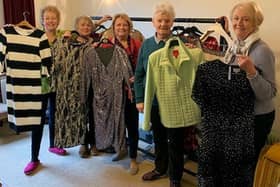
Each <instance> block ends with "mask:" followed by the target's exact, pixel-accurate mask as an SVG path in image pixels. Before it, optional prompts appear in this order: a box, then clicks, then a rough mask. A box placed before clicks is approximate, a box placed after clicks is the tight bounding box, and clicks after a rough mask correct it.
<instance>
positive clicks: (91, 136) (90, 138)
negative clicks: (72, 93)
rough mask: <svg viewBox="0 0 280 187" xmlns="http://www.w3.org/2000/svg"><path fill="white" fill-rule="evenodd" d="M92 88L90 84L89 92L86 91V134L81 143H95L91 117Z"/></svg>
mask: <svg viewBox="0 0 280 187" xmlns="http://www.w3.org/2000/svg"><path fill="white" fill-rule="evenodd" d="M92 103H93V89H92V86H90V89H89V92H88V114H87V117H88V126H87V128H86V134H85V139H84V142H83V143H82V145H91V146H93V145H95V130H94V128H95V125H94V118H93V105H92Z"/></svg>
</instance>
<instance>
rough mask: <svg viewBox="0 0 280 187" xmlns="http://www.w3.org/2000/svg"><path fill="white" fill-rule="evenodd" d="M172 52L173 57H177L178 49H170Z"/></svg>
mask: <svg viewBox="0 0 280 187" xmlns="http://www.w3.org/2000/svg"><path fill="white" fill-rule="evenodd" d="M172 54H173V56H174V57H175V58H177V57H178V56H179V51H178V49H174V50H173V51H172Z"/></svg>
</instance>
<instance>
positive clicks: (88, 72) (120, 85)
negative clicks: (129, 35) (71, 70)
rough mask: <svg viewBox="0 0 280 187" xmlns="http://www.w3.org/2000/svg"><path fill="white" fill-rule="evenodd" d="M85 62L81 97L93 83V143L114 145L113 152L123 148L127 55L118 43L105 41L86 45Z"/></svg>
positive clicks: (103, 146) (102, 146)
mask: <svg viewBox="0 0 280 187" xmlns="http://www.w3.org/2000/svg"><path fill="white" fill-rule="evenodd" d="M108 42H109V40H108ZM108 45H110V46H109V47H108ZM84 65H85V66H84V69H83V71H84V72H85V77H84V79H83V80H84V81H85V88H84V91H83V93H84V96H83V98H84V99H83V100H85V98H87V95H86V94H87V93H88V89H89V87H90V86H89V84H90V83H92V88H93V104H92V106H93V111H94V114H93V116H94V124H95V137H96V147H97V149H100V150H104V149H106V148H109V147H112V146H113V148H114V149H115V151H116V152H119V151H121V150H124V149H125V148H126V142H125V122H124V109H125V89H124V86H125V85H127V86H128V87H129V78H130V77H132V76H133V73H132V67H131V66H130V62H129V60H128V56H127V54H126V53H125V51H124V50H123V49H122V48H120V47H119V46H117V45H113V44H112V43H110V44H108V43H107V44H106V47H102V45H101V46H100V47H98V48H95V49H94V48H91V49H89V50H88V51H87V53H86V54H85V63H84ZM129 88H130V87H129Z"/></svg>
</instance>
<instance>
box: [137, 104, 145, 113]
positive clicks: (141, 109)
mask: <svg viewBox="0 0 280 187" xmlns="http://www.w3.org/2000/svg"><path fill="white" fill-rule="evenodd" d="M136 108H137V110H138V112H140V113H143V112H144V103H137V104H136Z"/></svg>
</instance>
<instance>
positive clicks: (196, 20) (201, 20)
mask: <svg viewBox="0 0 280 187" xmlns="http://www.w3.org/2000/svg"><path fill="white" fill-rule="evenodd" d="M101 18H102V16H91V19H92V20H100V19H101ZM130 19H131V21H141V22H152V18H151V17H130ZM174 22H176V23H177V22H178V23H220V24H221V25H222V27H223V28H224V26H225V20H224V18H222V17H221V18H175V19H174ZM141 140H142V139H141ZM146 143H149V141H146ZM138 150H140V151H141V152H143V153H145V154H146V155H147V156H150V157H152V158H154V157H155V155H154V154H153V153H151V152H150V151H147V150H145V149H142V148H140V147H139V148H138ZM184 172H186V173H188V174H190V175H192V176H197V173H195V172H193V171H191V170H189V169H187V168H184Z"/></svg>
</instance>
